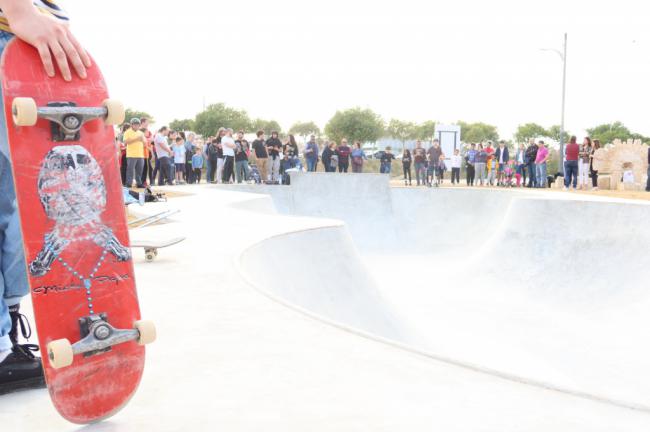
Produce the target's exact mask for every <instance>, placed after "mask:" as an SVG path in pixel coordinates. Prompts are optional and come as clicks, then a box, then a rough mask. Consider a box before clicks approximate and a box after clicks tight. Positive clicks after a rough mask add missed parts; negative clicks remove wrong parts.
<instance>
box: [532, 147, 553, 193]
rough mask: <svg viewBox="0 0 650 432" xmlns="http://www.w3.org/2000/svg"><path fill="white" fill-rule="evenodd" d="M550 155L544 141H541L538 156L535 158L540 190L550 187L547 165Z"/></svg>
mask: <svg viewBox="0 0 650 432" xmlns="http://www.w3.org/2000/svg"><path fill="white" fill-rule="evenodd" d="M550 155H551V154H550V152H549V151H548V148H546V145H545V144H544V141H541V140H540V141H539V145H538V146H537V156H535V175H536V176H537V187H538V188H545V187H546V186H547V185H548V178H547V177H546V176H547V170H546V163H547V161H548V158H549V157H550Z"/></svg>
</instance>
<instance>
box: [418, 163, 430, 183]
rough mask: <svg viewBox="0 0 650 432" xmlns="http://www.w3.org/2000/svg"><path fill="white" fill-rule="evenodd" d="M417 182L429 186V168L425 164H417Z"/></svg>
mask: <svg viewBox="0 0 650 432" xmlns="http://www.w3.org/2000/svg"><path fill="white" fill-rule="evenodd" d="M415 180H416V181H417V182H418V185H419V184H420V180H422V184H427V167H426V165H425V164H424V162H415Z"/></svg>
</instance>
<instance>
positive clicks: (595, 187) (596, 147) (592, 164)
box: [589, 139, 650, 190]
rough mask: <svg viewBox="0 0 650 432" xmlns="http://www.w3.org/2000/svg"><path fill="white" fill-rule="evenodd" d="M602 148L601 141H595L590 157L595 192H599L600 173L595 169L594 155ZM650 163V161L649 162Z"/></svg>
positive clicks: (590, 172)
mask: <svg viewBox="0 0 650 432" xmlns="http://www.w3.org/2000/svg"><path fill="white" fill-rule="evenodd" d="M599 148H600V140H597V139H595V140H594V145H593V147H592V149H591V154H590V155H589V174H590V175H591V186H592V188H593V189H594V190H598V171H596V170H595V169H594V153H596V150H598V149H599ZM649 161H650V160H649Z"/></svg>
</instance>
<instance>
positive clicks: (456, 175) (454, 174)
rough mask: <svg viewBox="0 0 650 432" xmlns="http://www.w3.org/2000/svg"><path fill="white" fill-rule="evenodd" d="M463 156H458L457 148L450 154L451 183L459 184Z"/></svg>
mask: <svg viewBox="0 0 650 432" xmlns="http://www.w3.org/2000/svg"><path fill="white" fill-rule="evenodd" d="M462 160H463V158H461V156H460V152H459V151H458V149H456V150H454V154H453V155H452V156H451V184H452V185H453V184H455V183H458V184H460V165H461V163H462Z"/></svg>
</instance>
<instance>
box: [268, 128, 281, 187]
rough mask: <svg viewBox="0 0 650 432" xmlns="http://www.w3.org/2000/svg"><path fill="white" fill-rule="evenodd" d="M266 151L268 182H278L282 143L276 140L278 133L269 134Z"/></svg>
mask: <svg viewBox="0 0 650 432" xmlns="http://www.w3.org/2000/svg"><path fill="white" fill-rule="evenodd" d="M266 149H267V152H268V154H269V159H270V160H269V180H271V181H272V182H279V181H280V152H281V151H282V142H281V141H280V139H279V138H278V132H277V131H273V132H271V138H269V139H268V140H266Z"/></svg>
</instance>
